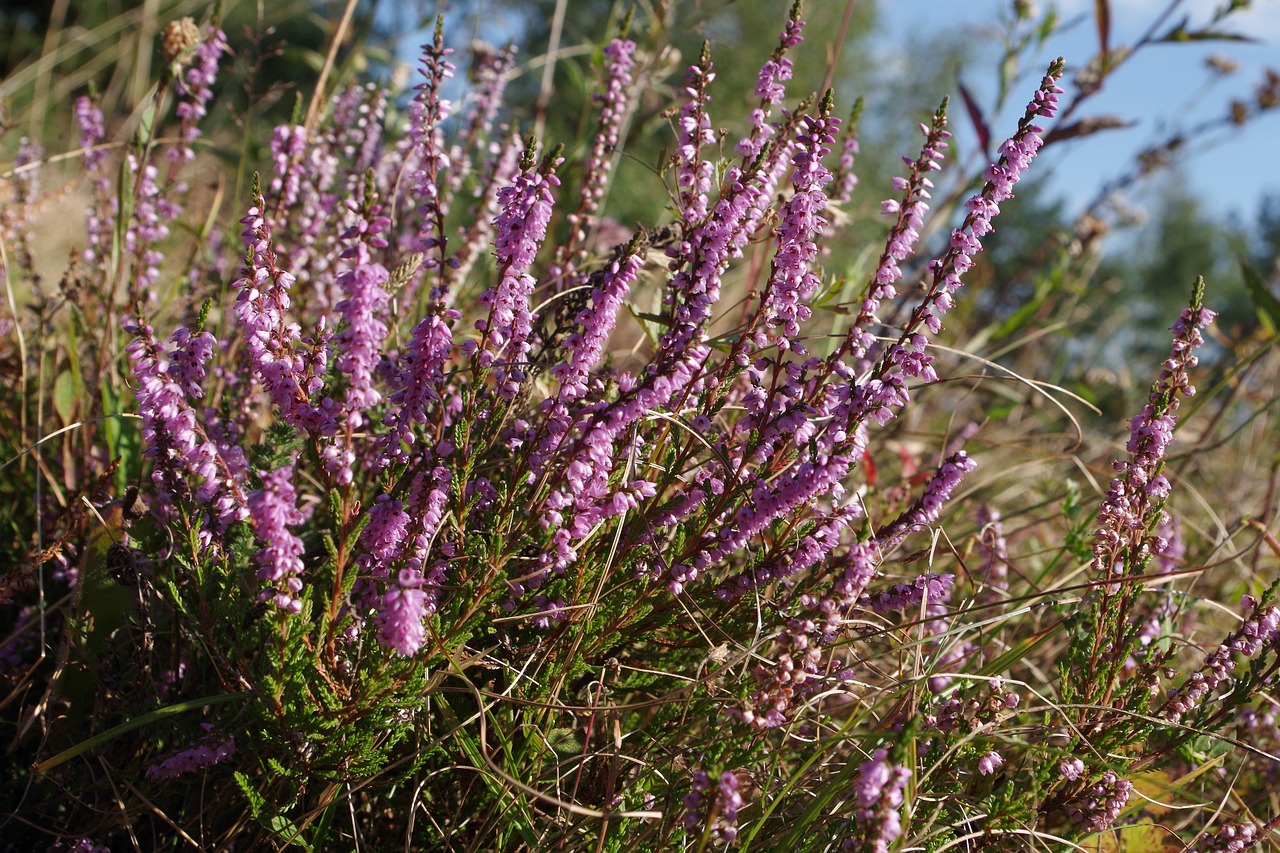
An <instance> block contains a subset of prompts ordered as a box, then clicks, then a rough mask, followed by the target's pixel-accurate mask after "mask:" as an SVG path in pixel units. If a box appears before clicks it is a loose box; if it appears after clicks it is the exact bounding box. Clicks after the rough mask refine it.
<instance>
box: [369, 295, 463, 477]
mask: <svg viewBox="0 0 1280 853" xmlns="http://www.w3.org/2000/svg"><path fill="white" fill-rule="evenodd" d="M457 316H458V312H457V311H453V310H448V311H446V312H444V314H443V315H442V314H428V315H427V316H426V317H424V318H423V319H422V320H421V321H420V322H419V323H418V324H417V325H416V326H414V328H413V333H412V335H411V336H410V339H409V345H408V346H407V347H406V348H405V351H404V353H403V355H401V357H400V364H399V367H398V371H397V375H396V379H395V383H394V388H395V390H394V391H393V392H392V394H391V403H392V405H393V406H394V407H395V408H394V409H392V411H391V412H390V413H389V414H388V415H387V417H386V419H385V420H384V424H385V425H386V426H387V427H388V428H389V429H388V431H387V432H386V433H385V434H384V438H383V440H382V442H383V452H382V461H381V463H380V464H382V465H388V464H390V463H391V462H393V461H398V462H406V461H408V454H407V453H406V451H405V450H404V449H403V448H402V447H401V442H403V443H404V444H410V445H411V444H413V443H414V441H415V440H416V438H415V435H414V432H413V424H414V423H427V422H428V419H429V417H430V414H429V413H430V408H431V406H432V405H438V404H440V402H441V390H442V389H443V387H444V380H445V373H444V368H445V366H446V365H447V364H448V362H449V356H450V353H451V352H452V351H453V332H452V331H451V329H450V327H449V323H448V321H449V320H454V319H457ZM444 418H445V421H446V423H447V421H448V416H447V415H444Z"/></svg>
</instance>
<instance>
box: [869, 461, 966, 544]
mask: <svg viewBox="0 0 1280 853" xmlns="http://www.w3.org/2000/svg"><path fill="white" fill-rule="evenodd" d="M977 467H978V463H976V462H974V461H973V459H971V458H970V457H969V455H968V454H967V453H965V452H964V451H963V450H961V451H958V452H956V453H954V454H952V455H951V456H949V457H947V458H946V459H945V460H943V463H942V465H940V466H939V467H938V470H937V471H936V472H934V475H933V476H932V477H930V478H929V482H928V483H927V484H926V485H925V487H924V493H923V494H922V495H920V497H919V498H918V499H916V502H915V503H914V504H912V505H911V508H910V509H908V510H907V511H906V512H904V513H902V515H900V516H898V517H897V518H896V519H894V520H893V522H891V523H890V524H889V525H887V526H886V527H884V528H883V529H882V530H881V531H880V532H879V534H878V535H877V537H876V538H877V539H879V540H880V544H881V547H882V548H884V549H886V550H887V549H888V548H889V547H890V546H892V545H896V544H898V543H899V542H901V541H902V540H903V539H904V538H906V536H907V534H908V533H910V532H911V531H913V530H918V529H919V528H921V527H928V526H929V525H931V524H933V523H934V522H936V521H937V520H938V517H939V516H940V515H941V514H942V508H943V507H944V506H946V503H947V501H949V500H950V499H951V495H952V494H953V493H954V492H955V490H956V489H958V488H959V487H960V482H961V481H962V480H963V479H964V475H965V474H968V473H969V472H970V471H972V470H973V469H974V468H977Z"/></svg>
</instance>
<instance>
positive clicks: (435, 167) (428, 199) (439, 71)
mask: <svg viewBox="0 0 1280 853" xmlns="http://www.w3.org/2000/svg"><path fill="white" fill-rule="evenodd" d="M452 53H453V50H452V49H451V48H447V47H445V46H444V17H443V16H440V17H437V18H436V29H435V35H434V37H433V39H432V41H431V43H430V44H425V45H423V46H422V77H423V81H422V82H421V83H420V84H418V86H417V89H418V96H417V98H415V99H414V101H413V105H412V108H411V118H412V121H411V123H410V127H409V136H410V139H411V140H412V144H413V155H414V157H415V158H416V161H417V164H418V165H417V168H416V169H415V170H414V173H413V177H412V187H413V192H412V198H414V199H416V200H417V201H418V215H419V216H420V217H421V220H420V222H419V224H418V239H417V244H416V247H417V249H418V251H420V252H423V253H424V254H425V255H426V257H425V258H424V259H423V262H422V268H423V269H424V270H427V271H430V270H440V273H439V275H441V276H442V278H441V279H440V283H439V284H437V285H435V286H434V289H433V293H432V298H433V299H438V298H439V297H440V296H442V295H443V283H444V279H443V275H444V272H443V268H444V266H445V260H446V258H447V257H448V254H447V250H448V246H447V237H446V236H445V224H444V220H445V215H446V214H447V213H448V210H449V198H448V196H447V195H442V194H441V192H440V190H441V187H443V186H444V183H443V174H442V173H443V172H444V171H445V170H446V169H447V168H448V167H449V155H448V153H447V152H446V150H445V143H444V131H443V129H442V126H443V124H444V121H445V119H446V118H448V117H449V113H450V112H451V111H452V109H453V106H452V104H450V103H449V101H447V100H445V99H444V98H442V97H441V92H442V90H443V88H444V81H445V80H448V79H449V78H451V77H453V72H454V65H453V63H452V62H450V61H449V60H448V57H449V55H450V54H452Z"/></svg>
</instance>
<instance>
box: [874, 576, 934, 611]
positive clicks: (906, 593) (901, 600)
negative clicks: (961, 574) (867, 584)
mask: <svg viewBox="0 0 1280 853" xmlns="http://www.w3.org/2000/svg"><path fill="white" fill-rule="evenodd" d="M955 582H956V576H955V575H953V574H938V573H936V572H926V573H925V574H922V575H920V576H919V577H917V578H916V579H915V580H914V581H912V582H911V583H900V584H894V585H893V586H892V587H890V588H889V589H888V590H886V591H885V592H881V593H877V594H876V595H871V596H866V599H865V600H866V604H867V605H868V606H870V607H871V609H872V610H874V611H875V612H876V613H880V614H884V613H889V612H890V611H894V610H896V611H898V612H900V613H905V614H907V615H911V614H914V613H917V612H919V611H920V608H921V607H924V608H926V612H927V613H931V611H932V610H933V609H934V608H936V607H937V605H938V604H939V603H941V602H945V601H949V600H950V599H951V589H952V587H953V586H955ZM930 605H933V608H930ZM931 615H933V614H932V613H931Z"/></svg>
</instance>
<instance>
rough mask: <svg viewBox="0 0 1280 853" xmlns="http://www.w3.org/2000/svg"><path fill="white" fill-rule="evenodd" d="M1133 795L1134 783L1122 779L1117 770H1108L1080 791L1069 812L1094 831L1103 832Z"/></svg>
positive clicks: (1082, 824) (1079, 822)
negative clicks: (1116, 772)
mask: <svg viewBox="0 0 1280 853" xmlns="http://www.w3.org/2000/svg"><path fill="white" fill-rule="evenodd" d="M1131 796H1133V783H1132V782H1130V781H1129V780H1128V779H1121V778H1120V777H1119V776H1117V775H1116V774H1115V771H1112V770H1108V771H1107V772H1106V773H1104V774H1102V778H1101V779H1099V780H1098V781H1097V782H1096V783H1095V784H1093V785H1090V786H1089V787H1088V788H1086V789H1084V790H1083V791H1081V792H1080V794H1079V795H1078V796H1077V797H1076V798H1075V799H1074V800H1072V802H1071V804H1070V806H1069V810H1068V814H1069V815H1070V817H1071V818H1072V819H1073V820H1074V821H1076V822H1077V825H1081V826H1084V827H1086V828H1088V829H1089V830H1091V831H1093V832H1101V831H1102V830H1104V829H1107V828H1108V827H1110V826H1111V825H1112V824H1113V823H1115V821H1116V818H1117V817H1119V815H1120V812H1121V811H1122V810H1123V809H1124V807H1125V806H1126V805H1127V804H1128V802H1129V798H1130V797H1131Z"/></svg>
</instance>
